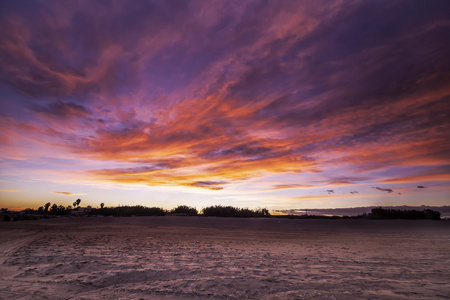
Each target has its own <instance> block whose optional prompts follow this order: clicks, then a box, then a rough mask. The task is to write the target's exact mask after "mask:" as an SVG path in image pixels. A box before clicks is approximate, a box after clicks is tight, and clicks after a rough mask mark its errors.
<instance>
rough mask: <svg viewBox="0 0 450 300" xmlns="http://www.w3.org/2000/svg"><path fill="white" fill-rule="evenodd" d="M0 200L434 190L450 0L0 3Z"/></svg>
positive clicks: (216, 200) (424, 193)
mask: <svg viewBox="0 0 450 300" xmlns="http://www.w3.org/2000/svg"><path fill="white" fill-rule="evenodd" d="M0 28H1V30H0V61H1V68H0V206H1V207H9V208H16V209H17V208H25V207H34V208H37V207H38V206H41V205H43V204H45V203H46V202H51V203H57V204H61V205H65V206H67V205H69V204H72V203H73V202H74V201H75V200H76V199H77V198H80V199H81V200H82V203H81V205H82V206H85V205H92V206H99V204H100V203H101V202H104V203H105V205H106V206H116V205H119V204H120V205H137V204H140V205H144V206H159V207H164V208H172V207H174V206H177V205H180V204H184V205H189V206H195V207H197V208H198V209H201V208H202V207H205V206H209V205H216V204H221V205H233V206H239V207H250V208H255V207H267V208H269V209H291V208H292V209H301V208H334V207H355V206H370V205H438V206H440V205H450V2H449V1H448V0H442V1H439V0H433V1H410V0H408V1H395V0H386V1H384V0H382V1H349V0H345V1H328V0H327V1H260V0H258V1H242V0H239V1H229V0H223V1H181V0H180V1H173V0H169V1H49V0H44V1H1V2H0Z"/></svg>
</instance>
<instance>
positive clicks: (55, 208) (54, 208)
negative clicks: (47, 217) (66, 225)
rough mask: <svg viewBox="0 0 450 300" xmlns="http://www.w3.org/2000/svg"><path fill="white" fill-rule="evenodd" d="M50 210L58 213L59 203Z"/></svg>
mask: <svg viewBox="0 0 450 300" xmlns="http://www.w3.org/2000/svg"><path fill="white" fill-rule="evenodd" d="M50 211H51V212H52V213H56V212H57V211H58V205H57V204H56V203H55V204H53V205H52V207H51V209H50Z"/></svg>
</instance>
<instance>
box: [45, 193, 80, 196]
mask: <svg viewBox="0 0 450 300" xmlns="http://www.w3.org/2000/svg"><path fill="white" fill-rule="evenodd" d="M52 193H54V194H59V195H63V196H77V195H85V194H76V193H70V192H52Z"/></svg>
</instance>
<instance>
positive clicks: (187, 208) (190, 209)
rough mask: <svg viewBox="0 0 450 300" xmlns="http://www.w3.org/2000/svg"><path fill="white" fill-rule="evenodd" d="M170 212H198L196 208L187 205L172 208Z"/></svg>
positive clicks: (192, 214) (177, 213) (190, 213)
mask: <svg viewBox="0 0 450 300" xmlns="http://www.w3.org/2000/svg"><path fill="white" fill-rule="evenodd" d="M170 213H171V214H175V215H184V216H196V215H197V214H198V211H197V209H196V208H193V207H190V206H187V205H180V206H178V207H176V208H174V209H172V210H171V211H170Z"/></svg>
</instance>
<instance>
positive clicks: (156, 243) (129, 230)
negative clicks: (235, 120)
mask: <svg viewBox="0 0 450 300" xmlns="http://www.w3.org/2000/svg"><path fill="white" fill-rule="evenodd" d="M0 236H1V240H0V274H1V276H0V298H1V299H45V298H46V299H313V298H314V299H368V298H370V299H418V298H420V299H439V298H442V299H448V295H450V281H449V280H448V279H449V278H450V270H449V268H448V263H449V261H450V252H449V251H448V250H449V249H450V222H448V221H405V220H383V221H380V220H378V221H377V220H289V219H276V218H255V219H234V218H214V217H207V218H206V217H170V216H166V217H131V218H112V217H111V218H108V217H99V218H59V219H48V220H44V219H43V220H35V221H23V222H8V223H6V222H3V223H0Z"/></svg>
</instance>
